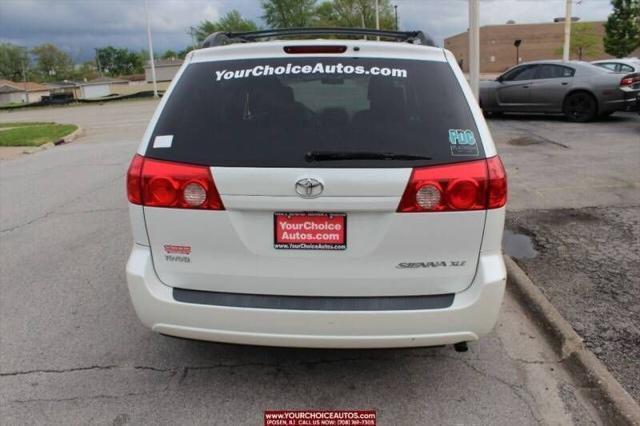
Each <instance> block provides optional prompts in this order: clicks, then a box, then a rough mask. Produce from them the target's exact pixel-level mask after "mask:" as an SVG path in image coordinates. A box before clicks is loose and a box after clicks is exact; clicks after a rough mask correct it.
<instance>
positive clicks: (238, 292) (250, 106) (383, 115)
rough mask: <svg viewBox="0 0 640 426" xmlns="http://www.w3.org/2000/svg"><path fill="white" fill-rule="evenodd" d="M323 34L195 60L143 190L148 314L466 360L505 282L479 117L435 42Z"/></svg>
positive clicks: (143, 151)
mask: <svg viewBox="0 0 640 426" xmlns="http://www.w3.org/2000/svg"><path fill="white" fill-rule="evenodd" d="M319 32H320V31H319V30H312V29H310V30H296V31H292V30H284V31H276V30H271V31H261V32H252V33H242V34H232V33H216V34H214V35H212V36H210V38H209V39H207V41H206V42H205V44H204V48H202V49H199V50H195V51H193V52H191V53H190V54H189V55H188V56H187V58H186V59H185V61H184V64H183V65H182V68H181V69H180V71H179V72H178V74H177V75H176V77H175V78H174V80H173V82H172V83H171V86H170V87H169V89H168V90H167V92H166V94H165V96H164V97H163V98H162V101H161V102H160V104H159V106H158V108H157V110H156V112H155V114H154V116H153V118H152V119H151V122H150V123H149V126H148V128H147V131H146V133H145V135H144V137H143V139H142V143H141V144H140V147H139V148H138V152H137V154H136V155H135V156H134V158H133V160H132V162H131V166H130V168H129V171H128V175H127V192H128V198H129V207H130V215H131V223H132V229H133V238H134V244H133V249H132V252H131V255H130V257H129V261H128V263H127V267H126V272H127V281H128V287H129V291H130V294H131V299H132V302H133V306H134V308H135V310H136V312H137V314H138V316H139V318H140V320H141V321H142V322H143V323H144V324H145V325H147V326H148V327H150V328H151V329H152V330H153V331H155V332H158V333H161V334H164V335H169V336H177V337H184V338H191V339H200V340H209V341H216V342H228V343H241V344H252V345H273V346H297V347H322V348H375V347H410V346H432V345H445V344H454V345H457V348H458V349H460V350H464V349H465V348H466V342H468V341H473V340H477V339H478V338H479V337H480V336H482V335H484V334H486V333H488V332H489V331H490V330H491V329H492V328H493V326H494V324H495V322H496V319H497V316H498V312H499V309H500V305H501V302H502V297H503V292H504V288H505V280H506V273H505V267H504V262H503V258H502V250H501V240H502V231H503V226H504V216H505V204H506V198H507V183H506V175H505V171H504V168H503V166H502V163H501V161H500V158H499V157H498V155H497V153H496V148H495V146H494V143H493V141H492V138H491V135H490V133H489V130H488V128H487V125H486V123H485V120H484V118H483V116H482V112H481V110H480V108H479V107H478V103H477V102H476V100H475V99H474V97H473V94H472V92H471V91H470V89H469V86H468V84H467V82H466V80H465V77H464V75H463V74H462V72H461V71H460V68H459V67H458V65H457V63H456V60H455V58H454V57H453V55H452V54H451V53H450V52H449V51H447V50H444V49H441V48H438V47H435V46H432V45H431V44H432V43H430V42H429V39H428V38H426V37H424V35H423V34H422V33H421V32H390V31H380V32H377V31H375V30H338V29H336V30H334V31H331V34H333V36H334V37H336V36H337V37H341V36H344V37H342V39H341V38H337V39H336V38H332V39H311V36H313V35H316V34H318V33H319ZM326 32H328V31H325V33H326ZM299 34H302V35H304V37H303V38H302V39H295V38H291V37H293V36H295V35H299ZM323 35H324V33H323ZM357 35H369V36H372V35H373V36H381V37H382V41H376V40H375V39H374V40H372V39H371V37H370V40H362V39H357V38H354V37H355V36H357ZM280 36H287V37H288V38H286V39H281V38H280V39H279V38H278V37H280ZM264 38H268V40H267V41H260V40H262V39H264ZM374 38H375V37H374Z"/></svg>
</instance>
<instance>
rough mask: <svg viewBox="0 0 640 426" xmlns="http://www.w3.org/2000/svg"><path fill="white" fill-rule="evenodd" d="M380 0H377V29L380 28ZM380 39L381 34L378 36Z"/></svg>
mask: <svg viewBox="0 0 640 426" xmlns="http://www.w3.org/2000/svg"><path fill="white" fill-rule="evenodd" d="M379 6H380V5H379V0H376V30H379V29H380V7H379ZM376 39H377V40H378V41H380V36H378V37H377V38H376Z"/></svg>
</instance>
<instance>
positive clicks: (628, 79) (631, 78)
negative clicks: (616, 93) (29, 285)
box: [620, 74, 640, 86]
mask: <svg viewBox="0 0 640 426" xmlns="http://www.w3.org/2000/svg"><path fill="white" fill-rule="evenodd" d="M634 83H640V74H629V75H625V76H624V77H623V78H622V80H620V86H631V85H632V84H634Z"/></svg>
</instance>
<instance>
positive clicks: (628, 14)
mask: <svg viewBox="0 0 640 426" xmlns="http://www.w3.org/2000/svg"><path fill="white" fill-rule="evenodd" d="M611 4H612V6H613V12H612V13H611V14H610V15H609V18H608V19H607V22H605V24H604V29H605V36H604V50H605V51H606V52H607V53H608V54H610V55H612V56H615V57H617V58H622V57H625V56H627V55H629V53H631V52H632V51H633V50H635V49H636V48H637V47H639V46H640V0H611Z"/></svg>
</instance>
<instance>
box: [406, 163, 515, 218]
mask: <svg viewBox="0 0 640 426" xmlns="http://www.w3.org/2000/svg"><path fill="white" fill-rule="evenodd" d="M506 202H507V179H506V174H505V171H504V168H503V167H502V162H501V161H500V158H499V157H497V156H496V157H492V158H489V159H487V160H478V161H469V162H466V163H457V164H449V165H444V166H428V167H419V168H416V169H413V171H412V173H411V177H410V178H409V183H408V184H407V188H406V189H405V191H404V195H403V196H402V199H401V200H400V204H399V205H398V212H401V213H417V212H442V211H465V210H485V209H495V208H498V207H502V206H504V205H505V204H506Z"/></svg>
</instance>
